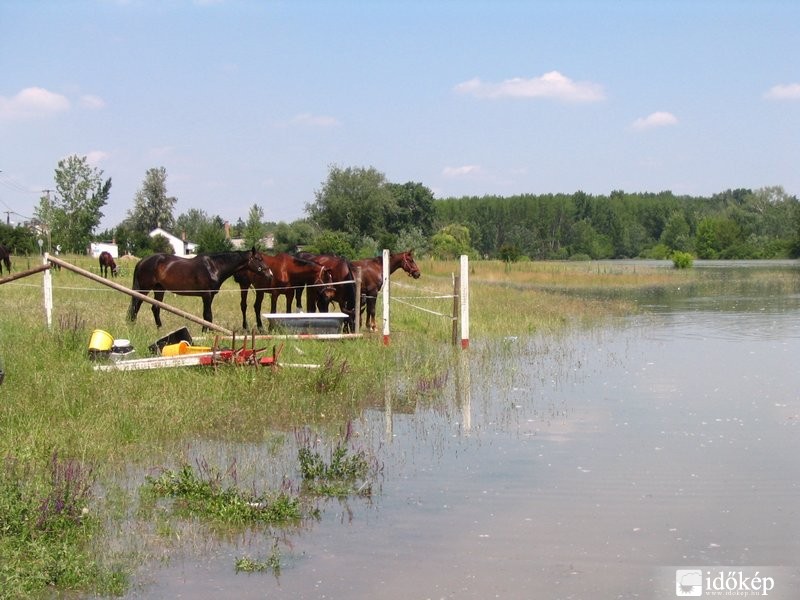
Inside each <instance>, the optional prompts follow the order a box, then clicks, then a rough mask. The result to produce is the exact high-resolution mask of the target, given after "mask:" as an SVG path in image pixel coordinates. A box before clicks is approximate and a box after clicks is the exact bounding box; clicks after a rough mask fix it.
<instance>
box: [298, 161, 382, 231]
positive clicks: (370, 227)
mask: <svg viewBox="0 0 800 600" xmlns="http://www.w3.org/2000/svg"><path fill="white" fill-rule="evenodd" d="M306 212H307V213H308V215H309V219H310V220H311V221H312V222H313V223H314V224H316V225H317V226H318V227H319V228H320V229H327V230H331V231H341V232H344V233H346V234H348V235H349V236H350V239H351V240H358V239H360V238H362V237H364V236H369V237H372V238H374V239H379V238H380V236H381V234H383V233H384V232H385V231H387V230H388V228H387V222H388V220H389V219H390V218H391V216H392V215H395V214H397V205H396V202H395V199H394V196H393V195H392V192H391V191H390V190H389V187H388V186H387V184H386V176H385V175H384V174H383V173H380V172H378V171H377V170H376V169H374V168H373V167H370V168H368V169H365V168H362V167H348V168H346V169H342V168H340V167H336V166H333V167H331V169H330V172H329V174H328V179H327V180H326V181H325V182H324V183H323V185H322V189H321V190H319V191H317V192H316V193H315V201H314V202H312V203H310V204H307V205H306Z"/></svg>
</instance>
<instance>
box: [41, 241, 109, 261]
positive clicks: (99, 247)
mask: <svg viewBox="0 0 800 600" xmlns="http://www.w3.org/2000/svg"><path fill="white" fill-rule="evenodd" d="M101 252H108V253H109V254H111V256H113V257H114V258H119V246H117V244H116V243H114V242H92V243H91V244H89V254H90V255H91V256H92V257H93V258H97V257H99V256H100V253H101ZM56 254H58V252H56Z"/></svg>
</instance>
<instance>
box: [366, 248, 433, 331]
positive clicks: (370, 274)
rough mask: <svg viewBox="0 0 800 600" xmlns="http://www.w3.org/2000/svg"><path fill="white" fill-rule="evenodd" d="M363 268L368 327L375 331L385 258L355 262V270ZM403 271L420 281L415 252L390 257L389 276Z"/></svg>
mask: <svg viewBox="0 0 800 600" xmlns="http://www.w3.org/2000/svg"><path fill="white" fill-rule="evenodd" d="M359 267H360V268H361V297H362V298H364V304H366V307H367V327H369V329H370V330H371V331H375V330H376V329H377V326H376V324H375V305H376V303H377V300H378V292H380V291H381V288H382V287H383V256H382V255H381V256H375V257H374V258H365V259H362V260H354V261H353V268H355V269H357V268H359ZM397 269H403V271H405V272H406V273H408V275H409V276H410V277H413V278H414V279H419V277H420V275H421V273H420V272H419V267H418V266H417V263H416V262H415V261H414V255H413V250H407V251H405V252H395V253H393V254H390V255H389V275H391V274H392V273H394V272H395V271H397Z"/></svg>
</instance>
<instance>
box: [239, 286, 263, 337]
mask: <svg viewBox="0 0 800 600" xmlns="http://www.w3.org/2000/svg"><path fill="white" fill-rule="evenodd" d="M241 295H242V300H241V302H239V307H240V308H241V309H242V329H244V330H245V331H247V288H246V287H243V288H242V290H241ZM256 298H258V292H256Z"/></svg>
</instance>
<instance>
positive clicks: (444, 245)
mask: <svg viewBox="0 0 800 600" xmlns="http://www.w3.org/2000/svg"><path fill="white" fill-rule="evenodd" d="M431 254H433V256H434V257H436V258H439V259H443V260H449V259H453V258H458V257H459V256H461V255H462V254H467V255H474V254H475V251H474V250H473V249H472V246H471V243H470V233H469V229H468V228H467V227H465V226H464V225H457V224H450V225H447V226H445V227H443V228H442V229H441V230H440V231H439V232H438V233H436V234H434V236H433V238H431Z"/></svg>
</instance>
